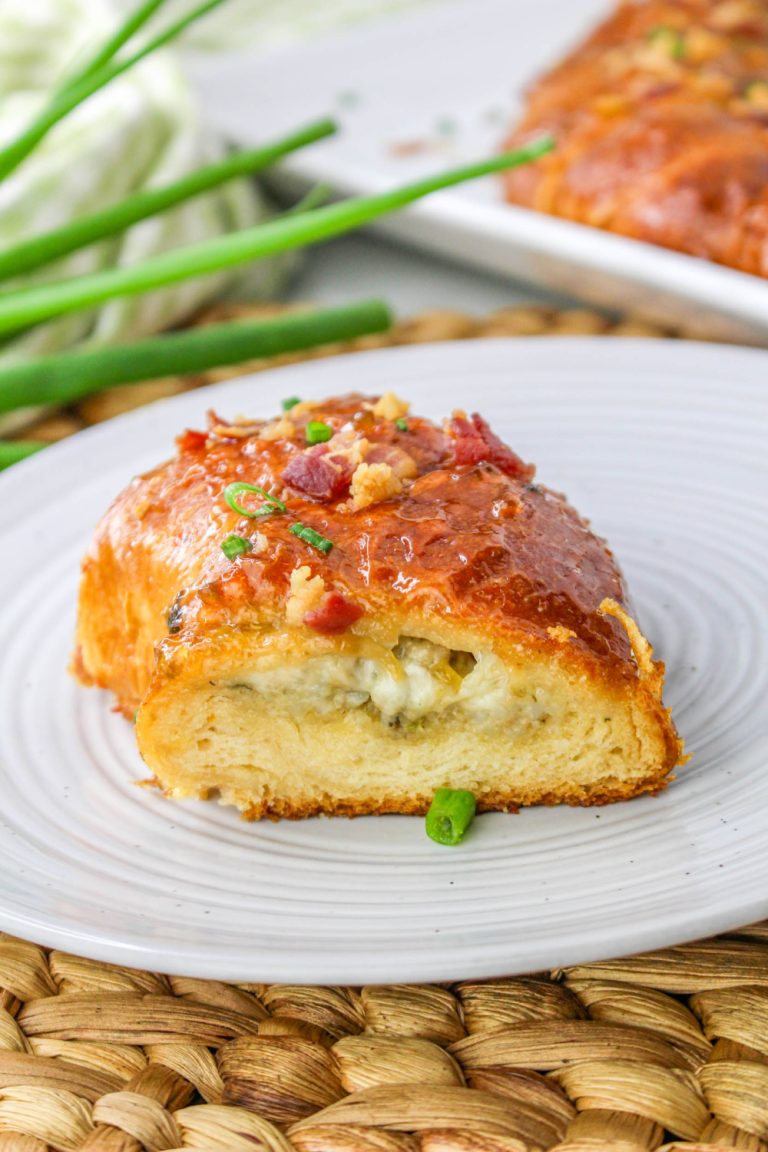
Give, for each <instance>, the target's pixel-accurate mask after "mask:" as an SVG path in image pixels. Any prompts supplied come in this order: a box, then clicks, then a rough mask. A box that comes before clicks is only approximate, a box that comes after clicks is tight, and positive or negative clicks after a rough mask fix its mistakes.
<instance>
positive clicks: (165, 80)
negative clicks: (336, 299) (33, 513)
mask: <svg viewBox="0 0 768 1152" xmlns="http://www.w3.org/2000/svg"><path fill="white" fill-rule="evenodd" d="M116 19H117V15H116V12H114V11H112V10H111V9H110V8H109V7H108V6H107V4H106V3H105V2H104V0H0V142H2V143H5V142H7V141H9V140H11V139H13V138H14V136H15V135H16V134H17V133H18V132H19V131H20V130H22V129H23V128H24V127H25V126H26V125H27V123H28V122H29V121H30V119H31V118H32V117H33V116H34V115H35V113H36V112H37V111H38V110H39V108H40V107H41V106H42V104H43V103H44V102H45V100H46V98H47V97H48V96H49V95H50V92H51V90H52V89H53V88H54V87H55V86H56V85H57V84H58V83H60V82H61V80H62V78H63V77H64V76H65V75H66V74H67V73H68V71H70V70H71V69H72V67H73V65H76V64H77V62H78V61H81V60H83V59H85V58H87V56H88V55H89V54H90V53H92V52H93V50H94V48H95V45H96V44H98V43H99V42H100V40H101V39H103V38H104V36H105V35H106V34H108V33H109V31H110V30H111V29H112V28H113V27H114V24H115V21H116ZM222 152H223V145H222V143H221V142H219V141H215V140H212V139H211V137H210V135H209V134H208V133H206V131H205V130H204V128H203V127H202V124H201V120H200V117H199V113H198V108H197V107H196V104H195V100H194V99H193V96H192V94H191V92H190V91H189V88H188V87H187V84H186V82H185V80H184V78H183V76H182V74H181V72H180V70H179V68H178V66H177V64H176V62H175V60H174V57H173V55H172V54H170V53H168V52H162V53H158V54H156V55H155V56H153V57H152V58H150V59H148V60H147V61H145V62H143V63H142V64H141V65H140V66H139V67H138V68H136V69H135V70H133V71H131V72H129V73H128V74H127V75H125V76H124V77H121V78H120V79H119V80H117V81H115V82H114V83H112V84H111V85H109V86H108V87H106V88H105V89H103V90H102V91H101V92H99V93H98V94H96V95H95V96H93V97H92V98H91V99H90V100H88V101H86V103H85V104H83V105H82V106H81V107H80V108H78V109H77V110H76V111H75V112H74V113H73V114H72V115H71V116H70V117H68V118H67V119H66V120H65V121H63V122H62V123H61V124H59V125H58V126H57V127H56V128H55V129H54V130H53V131H52V132H51V133H50V134H49V136H48V137H47V138H46V139H45V140H44V141H43V142H42V143H41V144H40V145H39V146H38V148H37V149H36V150H35V152H34V153H33V154H32V155H31V156H30V157H29V158H28V159H27V160H26V161H25V162H24V163H23V164H22V165H21V166H20V167H19V168H18V169H17V170H16V171H15V172H14V173H13V174H12V175H11V176H10V177H9V178H8V179H6V180H5V181H3V182H2V183H0V247H1V246H7V245H9V244H11V243H16V242H18V241H19V240H21V239H25V238H27V237H31V236H35V235H38V234H40V233H42V232H46V231H48V230H49V229H51V228H55V227H57V226H59V225H61V224H63V223H65V222H66V221H67V220H69V219H71V218H74V217H78V216H83V215H86V214H89V213H91V212H93V211H96V210H98V209H101V208H104V207H106V206H108V205H110V204H113V203H115V202H116V201H118V200H120V199H122V198H123V197H124V196H126V195H128V194H129V193H132V192H136V191H139V190H141V189H145V188H149V187H157V186H162V185H165V184H168V183H170V182H173V181H175V180H178V179H179V178H181V177H182V176H184V175H185V174H186V173H188V172H191V171H193V170H195V169H197V168H199V167H201V166H202V165H204V164H206V163H210V162H211V161H213V160H215V159H217V158H218V157H219V156H220V155H221V154H222ZM266 215H268V207H267V204H266V202H265V200H264V198H263V196H262V195H261V193H260V192H259V190H258V188H257V186H256V185H255V184H254V183H253V182H252V181H247V180H242V179H241V180H237V181H232V182H230V183H229V184H226V185H224V186H223V187H221V188H220V189H218V190H216V191H213V192H209V193H206V194H205V195H204V196H200V197H197V198H195V199H193V200H190V201H188V202H187V203H186V204H182V205H180V206H179V207H176V208H174V209H172V210H170V211H168V212H166V213H163V214H162V215H160V216H157V217H156V218H154V219H151V220H148V221H145V222H144V223H142V224H139V225H137V226H135V227H134V228H132V229H131V230H130V231H129V232H127V233H125V234H124V235H122V236H118V237H117V238H115V239H113V240H107V241H103V242H101V243H99V244H96V245H94V246H92V247H90V248H87V249H83V250H82V251H81V252H78V253H74V254H73V255H72V256H70V257H68V258H66V259H64V260H61V261H60V262H59V263H58V264H56V265H49V266H47V267H45V268H42V269H40V270H39V271H38V272H36V273H34V274H32V275H30V276H28V277H25V278H24V279H23V280H19V281H13V282H6V283H5V284H3V285H2V288H7V287H12V286H21V285H22V284H31V283H33V282H35V281H37V282H39V281H42V280H51V279H60V278H62V277H65V276H72V275H81V274H84V273H88V272H93V271H96V270H98V269H101V268H107V267H115V266H122V265H130V264H135V263H137V262H139V261H141V260H144V259H146V258H147V257H149V256H152V255H155V254H157V253H159V252H162V251H165V250H167V249H171V248H177V247H180V246H184V245H187V244H192V243H195V242H197V241H200V240H203V239H206V238H207V237H210V236H215V235H217V234H219V233H222V232H227V231H230V230H232V229H237V228H244V227H248V226H249V225H252V224H254V223H256V222H258V220H259V219H261V218H264V217H265V216H266ZM238 275H240V276H242V273H237V272H235V273H225V274H222V275H216V276H209V277H206V278H204V279H196V280H192V281H189V282H187V283H181V284H179V285H176V286H173V287H170V288H167V289H163V290H161V291H157V292H154V293H152V294H149V295H146V296H136V297H128V298H125V299H121V300H115V301H111V302H108V303H106V304H105V305H104V306H103V307H101V308H99V309H98V310H93V311H90V312H88V313H75V314H74V315H71V316H67V317H64V318H62V319H61V320H58V321H55V322H52V323H48V324H45V325H41V326H39V327H36V328H34V329H33V330H31V331H29V332H27V333H24V334H23V335H21V336H19V337H15V338H13V339H12V340H10V341H9V342H7V343H5V344H4V345H3V346H2V348H0V359H10V358H12V359H17V358H19V357H21V356H26V355H31V354H40V353H45V352H53V351H58V350H60V349H62V348H66V347H68V346H70V345H73V344H76V343H79V342H82V341H86V340H87V341H89V342H95V343H106V342H117V341H121V342H122V341H126V340H130V339H132V338H137V337H139V336H144V335H148V334H151V333H153V332H157V331H160V330H162V329H165V328H168V327H170V326H172V325H173V324H176V323H178V322H179V321H181V320H182V319H183V318H184V317H186V316H188V315H190V314H191V313H192V312H193V311H195V310H196V309H198V308H199V307H200V306H201V305H202V304H204V303H205V302H206V301H208V300H210V299H211V297H212V296H214V295H216V294H218V293H220V292H221V291H222V290H223V289H224V288H226V287H228V286H229V285H231V284H232V282H233V279H234V278H236V277H237V276H238ZM275 275H276V271H275V265H273V264H272V265H269V264H267V265H259V266H257V268H256V278H255V279H254V276H253V270H252V271H251V272H250V273H249V284H248V289H249V291H248V294H249V295H250V296H254V295H256V296H258V295H269V294H271V293H272V292H273V290H274V289H275V283H274V277H275Z"/></svg>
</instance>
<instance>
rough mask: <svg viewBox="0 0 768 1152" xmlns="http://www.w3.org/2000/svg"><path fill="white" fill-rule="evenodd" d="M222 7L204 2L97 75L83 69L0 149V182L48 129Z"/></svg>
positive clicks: (215, 2)
mask: <svg viewBox="0 0 768 1152" xmlns="http://www.w3.org/2000/svg"><path fill="white" fill-rule="evenodd" d="M222 3H224V0H205V2H204V3H203V4H199V5H198V6H197V7H196V8H193V9H192V11H191V12H189V13H187V15H186V16H182V17H181V18H180V19H179V20H176V21H175V22H174V23H173V24H171V25H169V27H168V28H166V29H164V31H162V32H160V33H159V34H158V35H157V36H155V37H154V38H153V39H152V40H149V41H147V43H146V44H144V45H143V46H142V47H141V48H139V49H138V50H137V51H136V52H134V53H133V54H132V55H130V56H125V57H123V58H122V59H120V60H111V61H110V62H109V63H107V64H105V65H104V67H103V68H98V69H97V70H96V71H88V70H87V69H86V71H85V72H84V73H80V74H79V75H78V76H77V77H75V78H74V79H73V80H72V81H71V82H69V83H68V84H65V86H64V87H63V88H60V89H59V90H58V91H57V92H55V93H54V95H53V96H52V98H51V100H50V101H49V103H48V104H46V106H45V107H44V108H43V109H42V111H41V112H40V113H39V114H38V116H37V117H36V118H35V119H34V120H33V121H32V123H31V124H29V125H28V126H27V127H26V128H25V129H24V131H23V132H22V133H21V134H20V135H19V136H17V138H16V139H15V140H12V141H11V142H10V144H7V145H6V146H5V147H4V148H2V149H0V180H4V179H5V178H6V177H7V176H9V175H10V174H11V172H13V171H14V170H15V169H16V168H18V166H19V164H21V163H22V162H23V161H24V160H26V158H27V156H29V154H30V153H31V152H33V151H34V149H35V148H36V147H37V145H38V144H39V143H40V141H41V140H44V139H45V137H46V136H47V135H48V133H49V132H50V131H51V129H52V128H55V127H56V125H57V124H58V123H60V121H62V120H63V119H64V118H65V117H66V116H68V115H69V114H70V112H73V111H74V110H75V108H77V107H79V106H80V104H83V103H84V102H85V101H86V100H88V99H89V98H90V97H91V96H93V95H95V93H96V92H100V91H101V89H102V88H105V87H106V86H107V84H110V83H111V82H112V81H113V80H116V79H117V77H118V76H122V75H123V74H124V73H125V72H129V71H130V70H131V68H135V67H136V65H137V64H139V63H140V62H141V61H142V60H146V59H147V57H148V56H151V55H152V54H153V53H154V52H156V51H157V50H158V49H159V48H164V47H165V46H166V44H170V42H171V41H172V40H175V39H176V37H177V36H179V35H180V34H181V33H182V32H183V31H185V29H187V28H188V27H189V26H190V25H191V24H194V23H195V22H196V21H198V20H200V19H201V18H202V17H203V16H206V15H207V14H208V13H209V12H212V11H213V10H214V9H215V8H218V7H219V5H220V4H222Z"/></svg>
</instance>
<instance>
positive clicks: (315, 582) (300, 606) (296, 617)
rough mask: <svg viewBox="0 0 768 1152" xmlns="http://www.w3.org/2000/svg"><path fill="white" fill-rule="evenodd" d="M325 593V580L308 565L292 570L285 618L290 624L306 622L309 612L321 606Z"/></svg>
mask: <svg viewBox="0 0 768 1152" xmlns="http://www.w3.org/2000/svg"><path fill="white" fill-rule="evenodd" d="M324 594H325V580H323V578H322V576H313V575H312V571H311V569H310V568H309V567H308V565H306V564H303V565H302V566H301V568H295V569H294V570H293V572H291V590H290V593H289V595H288V599H287V601H286V605H285V619H286V621H287V623H288V624H291V625H293V626H298V625H299V624H302V623H303V622H304V617H305V616H306V614H307V613H308V612H313V611H315V610H316V609H317V608H319V607H320V602H321V600H322V599H323V596H324Z"/></svg>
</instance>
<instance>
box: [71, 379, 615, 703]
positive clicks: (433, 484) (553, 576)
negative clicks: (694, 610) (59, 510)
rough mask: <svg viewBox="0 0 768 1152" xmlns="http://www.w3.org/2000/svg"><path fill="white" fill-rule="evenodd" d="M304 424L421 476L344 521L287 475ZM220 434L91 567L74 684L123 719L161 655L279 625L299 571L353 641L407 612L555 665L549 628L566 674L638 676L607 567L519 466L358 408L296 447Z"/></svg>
mask: <svg viewBox="0 0 768 1152" xmlns="http://www.w3.org/2000/svg"><path fill="white" fill-rule="evenodd" d="M309 419H313V420H324V421H327V422H328V423H329V425H331V426H332V427H333V428H334V430H336V431H337V434H338V435H339V437H341V438H348V437H353V438H355V439H365V441H367V443H368V444H369V446H370V447H369V449H368V456H367V459H368V460H371V459H375V458H376V457H377V456H379V455H383V456H385V457H388V458H389V459H391V460H393V461H394V462H395V464H396V465H397V463H398V461H399V460H400V459H401V458H402V457H407V458H408V460H410V461H412V462H413V463H414V464H415V471H416V475H415V476H411V477H410V478H407V479H405V480H404V482H403V487H402V490H401V492H400V493H399V495H396V496H393V497H390V498H388V499H386V500H384V501H382V502H379V503H376V504H373V505H372V506H369V507H366V508H364V509H362V510H360V511H355V510H354V509H353V508H351V507H350V506H349V500H348V486H347V487H346V488H344V487H342V488H341V490H340V491H339V493H338V494H337V495H335V496H334V498H333V499H331V500H317V499H311V498H308V497H306V496H304V495H302V494H301V493H300V492H298V491H297V490H296V489H294V488H291V487H290V486H287V485H286V484H285V481H284V478H283V473H284V472H285V471H286V468H287V467H288V465H289V464H290V463H291V462H293V461H295V460H296V459H297V457H299V456H302V457H303V456H304V455H306V454H307V449H306V440H305V428H306V424H307V422H308V420H309ZM215 422H216V429H217V432H216V433H215V434H212V435H208V436H205V435H202V434H193V436H192V438H190V437H187V438H186V439H185V438H182V439H181V443H180V451H179V454H178V455H177V456H176V458H175V459H173V460H171V461H169V462H168V463H167V464H165V465H162V466H161V467H160V468H158V469H156V470H154V471H153V472H150V473H148V474H147V475H146V476H143V477H140V478H138V479H137V480H135V481H134V482H133V483H132V484H131V485H130V486H129V487H128V488H127V489H126V491H125V492H124V493H123V494H122V495H121V496H119V497H118V499H117V500H116V501H115V503H114V504H113V506H112V508H111V509H110V510H109V512H108V513H107V515H106V516H105V517H104V519H103V521H102V523H101V525H100V527H99V529H98V531H97V533H96V536H95V538H94V541H93V544H92V546H91V549H90V551H89V554H88V555H87V557H86V559H85V561H84V565H83V581H82V586H81V598H80V625H79V632H78V644H79V655H78V657H77V659H78V661H79V665H78V666H79V667H80V668H81V669H82V671H84V673H85V676H86V677H87V678H90V679H91V680H92V681H93V682H94V683H96V684H98V685H100V686H102V687H108V688H111V689H112V690H113V691H114V692H115V693H116V694H117V696H118V698H119V700H120V703H121V705H122V707H123V708H124V709H125V711H126V712H127V713H129V714H131V713H132V712H133V710H135V708H136V706H137V704H138V702H139V701H140V700H141V699H142V697H143V696H144V694H145V692H146V690H147V687H148V685H149V682H150V679H151V677H152V675H153V672H154V668H155V646H156V645H157V643H158V642H159V641H161V640H162V641H164V644H163V655H164V658H166V659H167V660H168V661H171V660H172V659H173V657H174V654H176V653H178V651H179V650H180V649H183V653H184V659H185V661H186V660H189V659H191V658H194V656H195V654H197V655H199V656H200V658H201V659H205V658H206V654H207V652H208V651H209V650H210V644H211V634H212V632H213V631H215V630H221V629H226V628H231V627H243V626H253V625H254V623H255V620H259V621H262V622H264V621H270V620H272V621H277V620H280V621H282V619H283V617H284V611H285V604H286V601H287V598H288V596H289V592H290V578H291V573H292V572H293V571H294V570H295V569H296V568H298V567H299V566H300V565H303V564H306V565H309V566H310V568H311V570H312V572H313V574H314V573H319V574H321V575H322V576H323V578H324V580H325V581H326V584H327V586H328V587H329V588H330V589H334V590H337V591H338V592H340V593H341V594H342V595H344V596H345V597H346V598H348V599H349V600H350V601H351V602H352V603H354V604H355V605H358V606H359V607H360V608H361V609H362V611H363V616H362V618H361V620H360V623H359V624H353V625H352V631H365V629H366V627H367V626H368V625H370V624H371V622H372V621H374V620H376V619H381V618H385V617H386V618H392V619H394V618H396V617H397V616H398V615H402V614H404V613H406V612H407V613H408V614H412V613H414V612H415V613H418V614H420V615H423V616H424V617H425V618H427V619H429V618H433V619H435V620H437V621H440V622H444V623H447V624H450V625H455V626H456V627H460V626H461V625H462V623H463V622H468V623H469V624H470V625H471V628H472V631H473V632H475V633H477V632H478V631H480V632H483V633H485V634H487V635H488V637H489V639H490V638H492V640H493V642H494V643H500V642H501V643H504V642H506V643H517V642H523V643H526V644H528V645H533V646H535V647H537V648H539V649H543V650H548V651H552V652H553V653H557V652H559V651H560V650H561V649H562V648H563V644H562V641H560V640H558V638H557V633H556V632H555V634H554V635H553V634H552V632H551V631H550V632H548V631H547V630H548V629H553V628H554V629H557V628H558V627H559V628H565V629H568V630H569V632H572V633H573V638H572V640H570V642H569V643H568V645H567V647H568V650H569V654H570V656H571V657H572V659H574V660H579V659H580V660H582V661H584V662H585V664H587V665H588V666H589V667H590V668H591V669H592V670H593V672H596V671H597V670H598V669H599V670H600V671H601V672H602V673H603V674H606V675H609V676H611V677H623V676H627V675H629V676H631V677H634V676H635V669H634V665H633V664H632V660H631V650H630V646H629V644H628V642H627V638H626V635H625V632H624V630H623V628H622V627H621V626H620V625H619V624H618V623H617V622H615V621H614V620H611V619H608V618H607V617H605V616H601V614H600V613H599V605H600V603H601V602H602V600H603V599H605V598H606V597H609V598H611V599H614V600H616V601H618V602H619V603H624V602H625V591H624V587H623V583H622V580H621V576H620V574H619V572H618V570H617V568H616V565H615V562H614V560H613V557H612V555H611V553H610V552H609V550H608V549H607V548H606V546H605V544H604V543H603V542H602V541H601V540H599V539H598V538H597V537H595V536H594V535H593V534H592V533H591V532H590V531H589V529H588V526H587V525H586V524H585V522H584V521H583V520H581V519H580V517H579V516H578V515H577V514H576V512H574V510H573V509H572V508H571V507H570V506H569V505H568V504H567V503H566V501H565V500H564V499H563V498H562V497H560V496H558V495H556V494H554V493H552V492H549V491H547V490H546V489H545V488H542V487H540V486H538V485H536V484H533V483H531V482H530V478H529V477H530V470H529V469H528V468H527V466H524V465H522V462H518V463H519V464H520V465H521V467H520V468H516V466H515V465H514V463H513V464H509V465H507V464H505V463H504V460H505V458H504V457H503V455H500V456H499V458H500V459H501V460H502V467H499V466H498V465H497V464H494V463H491V462H488V461H487V460H480V461H478V462H477V463H474V464H472V463H456V456H457V452H459V455H460V458H464V457H467V456H468V457H469V459H470V460H471V459H472V448H473V446H472V442H471V437H469V436H464V438H463V439H464V441H466V440H468V439H469V440H470V445H469V448H468V447H467V445H466V443H465V444H463V445H462V446H461V451H459V448H458V447H457V444H458V443H459V442H460V441H461V439H462V438H461V437H457V436H456V435H454V434H453V430H452V429H449V434H446V433H445V432H444V431H442V430H441V429H439V428H437V427H436V426H435V425H433V424H431V423H430V422H429V421H426V420H423V419H421V418H417V417H413V418H410V419H409V421H408V430H407V431H401V430H400V429H398V427H397V426H396V424H395V422H393V421H392V420H388V419H385V418H382V417H376V416H374V414H373V412H372V411H371V404H370V403H369V402H367V401H366V400H365V399H364V398H363V397H360V396H352V397H346V398H341V399H336V400H332V401H327V402H325V403H322V404H319V405H317V406H316V407H313V408H312V409H311V410H310V411H306V412H303V413H299V414H297V415H295V416H294V417H293V421H292V423H293V426H294V435H293V436H292V437H291V438H289V439H277V440H273V439H265V438H264V437H263V436H262V435H260V433H262V432H263V431H264V429H265V427H267V428H268V427H269V426H268V425H265V424H264V423H256V424H254V425H251V426H248V427H249V428H250V434H247V435H243V434H242V428H236V429H235V431H237V432H238V434H237V435H234V434H233V435H231V436H229V435H227V434H226V433H227V427H228V426H227V425H226V424H225V423H224V422H223V421H222V420H221V419H220V418H218V417H216V418H215ZM460 427H462V428H463V425H460ZM222 431H223V433H224V434H223V435H222ZM332 444H333V442H332ZM478 451H481V450H478ZM461 452H463V457H462V456H461ZM475 454H477V453H475ZM488 455H492V452H491V451H490V450H489V452H488ZM514 459H515V460H516V459H517V458H514ZM503 467H506V468H507V470H506V471H505V470H503ZM234 481H247V482H248V483H251V484H255V485H258V486H259V487H261V488H264V489H265V490H267V491H269V492H272V493H275V494H279V495H281V496H282V497H284V498H285V501H286V504H287V507H288V512H287V514H285V515H282V514H278V515H274V516H270V517H267V518H264V519H261V520H258V521H253V520H248V519H246V518H243V517H240V516H238V514H237V513H236V512H233V511H232V510H231V509H230V508H229V507H228V506H227V504H226V503H225V501H224V499H223V498H222V492H223V489H224V488H225V486H226V485H227V484H229V483H231V482H234ZM294 521H299V522H301V523H302V524H305V525H307V526H309V527H311V528H313V529H315V530H316V531H318V532H320V533H321V534H323V535H325V536H327V537H329V538H331V539H332V540H333V543H334V547H333V550H332V551H331V552H330V554H329V555H328V556H322V555H320V554H319V553H317V552H316V551H314V550H313V549H312V548H311V547H308V546H307V544H305V543H304V542H303V541H302V540H300V539H297V538H296V537H295V536H292V535H291V534H290V532H289V531H288V528H289V525H290V524H291V523H292V522H294ZM256 527H257V528H258V531H259V532H260V533H262V534H263V535H264V537H266V547H264V548H263V549H262V550H261V551H258V552H256V551H254V552H252V553H249V554H248V555H246V556H244V557H242V558H240V559H238V560H236V561H228V560H227V559H226V558H225V557H224V555H223V554H222V552H221V548H220V543H221V541H222V540H223V538H224V537H225V536H227V535H228V534H229V533H237V534H241V535H243V536H252V535H253V533H254V529H255V528H256ZM169 613H170V618H171V619H170V622H171V628H170V629H169V627H168V617H169Z"/></svg>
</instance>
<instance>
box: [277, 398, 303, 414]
mask: <svg viewBox="0 0 768 1152" xmlns="http://www.w3.org/2000/svg"><path fill="white" fill-rule="evenodd" d="M297 404H301V397H300V396H289V397H288V399H287V400H283V401H282V403H281V405H280V407H281V408H282V410H283V412H290V410H291V408H295V407H296V405H297Z"/></svg>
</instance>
